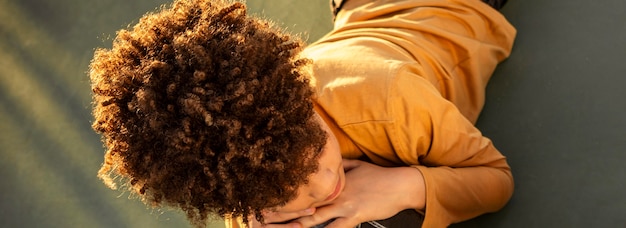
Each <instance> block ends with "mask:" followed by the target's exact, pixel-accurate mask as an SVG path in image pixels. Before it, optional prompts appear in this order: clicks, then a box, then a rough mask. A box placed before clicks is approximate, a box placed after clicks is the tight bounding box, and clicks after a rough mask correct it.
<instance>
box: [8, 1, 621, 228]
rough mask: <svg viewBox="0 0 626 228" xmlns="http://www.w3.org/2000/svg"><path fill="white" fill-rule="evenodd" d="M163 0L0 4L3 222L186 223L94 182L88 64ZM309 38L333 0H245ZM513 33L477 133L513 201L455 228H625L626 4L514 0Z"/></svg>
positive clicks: (98, 149)
mask: <svg viewBox="0 0 626 228" xmlns="http://www.w3.org/2000/svg"><path fill="white" fill-rule="evenodd" d="M164 2H167V1H166V0H150V1H148V0H142V1H124V0H98V1H96V0H90V1H86V0H0V156H1V157H0V176H1V177H2V180H1V181H0V227H189V226H188V225H187V223H186V221H185V220H184V218H183V216H181V214H180V213H178V212H175V211H160V210H152V209H148V208H146V206H144V205H142V204H141V203H140V202H138V200H136V199H134V200H128V195H127V194H121V193H120V192H116V191H111V190H108V189H107V188H106V187H104V185H103V184H101V183H100V181H99V180H98V179H97V178H96V172H97V169H98V167H99V165H100V163H101V162H102V153H103V149H102V146H101V144H100V142H99V138H98V136H97V135H95V134H94V133H93V132H92V131H91V129H90V126H89V125H90V121H91V116H90V113H89V112H90V103H89V102H90V94H89V84H88V78H87V74H86V71H87V65H88V64H89V60H90V59H91V57H92V54H93V49H94V48H96V47H109V46H110V44H111V37H112V36H114V34H115V31H116V30H118V29H120V28H123V27H125V26H126V25H128V24H132V23H135V22H136V21H137V19H138V18H139V17H140V16H141V15H142V14H143V13H144V12H146V11H148V10H152V9H155V8H156V7H157V6H159V5H160V4H162V3H164ZM248 5H249V8H250V11H251V12H253V13H255V14H262V15H266V17H269V18H272V19H274V20H276V21H277V22H278V23H279V24H280V25H282V26H283V27H285V28H287V29H288V30H290V31H293V32H297V33H303V36H304V37H306V38H308V40H309V41H313V40H314V39H316V38H317V37H319V36H321V35H322V34H323V33H325V32H326V31H328V30H329V29H330V27H331V25H330V21H329V20H330V19H329V13H328V12H327V1H326V0H313V1H301V0H280V1H279V0H271V1H269V0H267V1H263V0H248ZM503 13H504V14H505V15H506V16H507V17H508V18H509V19H510V21H511V22H512V23H513V24H514V25H515V26H516V27H517V28H518V38H517V41H516V46H515V48H514V52H513V55H512V56H511V58H510V59H509V60H507V61H506V62H504V63H503V64H501V65H500V67H499V68H498V70H497V71H496V74H495V75H494V77H493V79H492V81H491V83H490V84H489V87H488V89H487V91H488V100H487V105H486V107H485V110H484V112H483V115H482V116H481V119H480V120H479V124H478V125H479V127H480V129H481V130H483V133H484V134H485V135H487V136H489V137H490V138H492V139H493V141H494V142H495V144H496V145H497V146H498V147H499V148H500V149H501V151H502V152H503V153H504V154H505V155H507V156H508V158H509V162H510V164H511V166H512V167H513V172H514V175H515V178H516V189H515V190H516V192H515V195H514V197H513V199H512V200H511V202H510V203H509V205H508V206H507V207H506V208H505V209H504V210H502V211H501V212H499V213H496V214H490V215H485V216H482V217H479V218H478V219H474V220H471V221H468V222H465V223H462V224H459V225H455V226H454V227H626V194H625V192H626V184H625V183H626V166H625V165H623V164H622V163H623V162H624V161H626V115H625V114H624V112H626V89H624V86H625V85H626V73H625V72H626V63H625V61H626V1H622V0H606V1H582V0H552V1H544V0H524V1H521V0H510V3H509V4H508V5H507V6H506V7H505V9H504V10H503ZM211 227H219V226H218V225H212V226H211Z"/></svg>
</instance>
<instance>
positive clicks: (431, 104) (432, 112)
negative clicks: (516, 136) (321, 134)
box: [390, 71, 513, 227]
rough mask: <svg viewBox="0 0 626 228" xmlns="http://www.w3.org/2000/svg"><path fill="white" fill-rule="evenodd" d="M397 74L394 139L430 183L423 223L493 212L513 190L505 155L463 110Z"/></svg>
mask: <svg viewBox="0 0 626 228" xmlns="http://www.w3.org/2000/svg"><path fill="white" fill-rule="evenodd" d="M404 73H405V74H404V75H401V76H398V78H397V81H396V88H397V90H396V91H395V94H394V95H392V96H393V97H395V99H393V101H392V103H393V109H394V112H395V113H394V116H396V123H395V124H394V129H393V131H390V132H395V133H396V134H395V135H394V136H393V137H394V138H396V140H392V141H393V143H394V146H393V147H394V148H396V154H398V157H399V158H400V159H401V160H402V162H403V163H405V164H409V165H413V166H414V167H416V168H417V169H419V170H420V171H421V173H422V174H423V177H424V180H425V184H426V208H425V212H426V216H425V221H424V227H440V226H446V225H449V224H450V223H455V222H459V221H463V220H467V219H470V218H473V217H476V216H478V215H480V214H483V213H487V212H494V211H497V210H499V209H500V208H501V207H503V206H504V205H505V204H506V202H507V201H508V200H509V198H510V197H511V195H512V192H513V177H512V174H511V171H510V168H509V166H508V164H507V162H506V159H505V157H504V156H503V155H502V154H501V153H500V152H499V151H498V150H497V149H496V148H495V147H494V146H493V144H492V142H491V141H490V140H489V139H487V138H485V137H484V136H482V134H481V133H480V131H479V130H478V129H476V127H475V126H474V125H473V124H472V123H471V122H470V121H468V120H467V119H466V118H465V117H463V115H461V113H460V112H459V111H458V109H457V108H456V107H455V106H454V105H453V104H451V103H450V102H448V101H447V100H445V99H444V98H442V97H441V96H440V95H439V93H438V92H437V91H436V90H435V89H434V88H432V87H431V86H418V87H416V85H428V83H427V82H424V81H423V80H424V79H423V78H421V77H419V76H417V75H412V74H411V73H410V71H406V72H404Z"/></svg>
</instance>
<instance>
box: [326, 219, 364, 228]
mask: <svg viewBox="0 0 626 228" xmlns="http://www.w3.org/2000/svg"><path fill="white" fill-rule="evenodd" d="M357 225H359V223H358V222H356V223H355V221H351V220H350V219H347V218H337V219H335V221H333V222H331V223H330V224H328V225H326V226H325V228H346V227H356V226H357Z"/></svg>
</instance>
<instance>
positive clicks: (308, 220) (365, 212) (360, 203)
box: [296, 159, 426, 228]
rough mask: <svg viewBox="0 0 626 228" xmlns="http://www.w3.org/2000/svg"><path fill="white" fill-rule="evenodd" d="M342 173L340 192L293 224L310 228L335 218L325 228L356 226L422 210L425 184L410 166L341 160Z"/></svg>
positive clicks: (421, 177) (417, 172)
mask: <svg viewBox="0 0 626 228" xmlns="http://www.w3.org/2000/svg"><path fill="white" fill-rule="evenodd" d="M343 165H344V169H345V170H346V184H345V188H344V191H343V192H342V193H341V195H339V197H337V199H335V200H334V201H333V202H331V204H329V205H325V206H322V207H319V208H317V210H316V212H315V213H314V214H312V215H310V216H304V217H301V218H299V219H297V220H296V221H297V222H299V223H300V224H302V226H303V227H311V226H314V225H317V224H321V223H323V222H325V221H328V220H330V219H333V218H336V219H335V220H334V221H333V222H332V223H330V224H329V225H328V226H327V227H328V228H344V227H345V228H347V227H355V226H357V225H358V224H360V223H363V222H367V221H372V220H381V219H386V218H389V217H391V216H393V215H395V214H397V213H398V212H400V211H402V210H405V209H410V208H414V209H423V208H424V207H425V202H426V196H425V194H426V193H425V192H426V191H425V184H424V178H423V176H422V174H421V172H420V171H419V170H418V169H416V168H413V167H396V168H384V167H380V166H377V165H374V164H370V163H366V162H362V161H356V160H345V159H344V160H343Z"/></svg>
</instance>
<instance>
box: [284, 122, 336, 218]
mask: <svg viewBox="0 0 626 228" xmlns="http://www.w3.org/2000/svg"><path fill="white" fill-rule="evenodd" d="M316 118H317V119H318V120H319V121H320V124H321V125H322V128H323V129H324V130H325V131H326V132H327V134H328V141H327V142H326V146H325V147H324V149H323V151H322V154H321V155H320V157H319V168H318V171H317V172H315V173H313V174H311V175H310V176H309V178H310V179H309V183H308V184H306V185H304V186H301V187H300V188H299V189H298V195H297V196H296V198H295V199H293V200H292V201H289V202H288V203H287V204H285V205H284V206H283V207H280V208H278V211H279V212H295V211H301V210H304V209H307V208H312V207H320V206H323V205H327V204H329V203H330V202H331V201H333V200H334V199H335V198H337V196H339V194H340V193H341V191H343V188H344V184H345V173H344V170H343V163H342V158H341V152H340V150H339V143H338V142H337V138H336V137H335V135H334V134H333V133H332V131H331V130H330V128H329V127H328V125H327V124H326V123H325V122H324V121H323V120H322V118H321V117H319V116H317V117H316Z"/></svg>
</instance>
